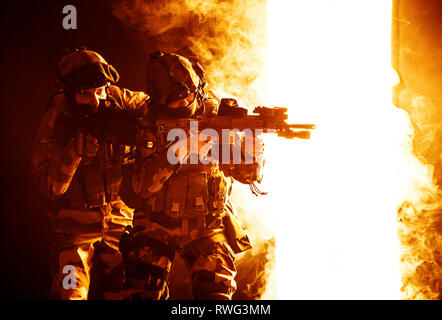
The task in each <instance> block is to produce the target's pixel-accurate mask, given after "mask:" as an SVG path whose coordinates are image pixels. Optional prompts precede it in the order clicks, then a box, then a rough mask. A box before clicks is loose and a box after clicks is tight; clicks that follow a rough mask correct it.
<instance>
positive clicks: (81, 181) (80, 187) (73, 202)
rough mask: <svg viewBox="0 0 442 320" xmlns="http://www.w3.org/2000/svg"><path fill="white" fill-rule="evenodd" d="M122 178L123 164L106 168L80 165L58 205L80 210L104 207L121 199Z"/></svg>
mask: <svg viewBox="0 0 442 320" xmlns="http://www.w3.org/2000/svg"><path fill="white" fill-rule="evenodd" d="M122 179H123V178H122V169H121V164H115V165H112V166H109V167H107V168H105V169H101V168H99V167H98V166H93V165H88V166H80V167H79V168H78V169H77V172H76V173H75V175H74V177H73V179H72V182H71V184H70V186H69V188H68V190H67V192H66V193H65V194H64V195H63V196H62V197H61V198H60V200H59V201H58V204H57V206H58V207H60V209H61V208H64V207H67V208H69V209H79V210H90V209H94V208H100V207H104V206H106V205H107V204H109V203H111V202H115V201H117V200H119V199H120V196H119V193H120V187H121V183H122Z"/></svg>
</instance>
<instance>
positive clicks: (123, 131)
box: [54, 101, 141, 146]
mask: <svg viewBox="0 0 442 320" xmlns="http://www.w3.org/2000/svg"><path fill="white" fill-rule="evenodd" d="M108 102H109V101H102V104H100V106H99V108H98V111H97V112H88V111H81V112H78V111H77V112H76V113H74V114H73V115H69V116H68V115H65V114H63V113H62V114H60V115H59V116H58V118H57V120H56V122H55V128H54V129H55V134H56V136H57V138H58V140H59V142H60V143H61V144H62V145H64V144H66V143H67V142H69V140H70V139H72V138H74V137H75V135H76V133H77V132H78V131H79V130H81V131H82V132H83V133H85V134H91V135H92V136H94V137H95V138H97V140H98V141H99V142H113V143H115V142H116V143H119V144H123V145H129V146H135V144H136V139H135V137H136V135H137V133H138V132H139V127H140V119H141V112H140V111H137V110H127V109H125V110H123V109H119V108H110V107H105V106H104V103H108Z"/></svg>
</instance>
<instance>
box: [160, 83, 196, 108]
mask: <svg viewBox="0 0 442 320" xmlns="http://www.w3.org/2000/svg"><path fill="white" fill-rule="evenodd" d="M194 93H196V89H194V90H191V89H190V88H189V87H188V86H187V85H186V84H185V83H184V82H183V81H179V82H175V83H174V84H172V90H171V93H170V95H169V97H168V98H167V101H166V102H167V103H172V102H175V101H178V100H181V99H186V98H188V97H190V96H191V95H192V94H194Z"/></svg>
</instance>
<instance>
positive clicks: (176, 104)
mask: <svg viewBox="0 0 442 320" xmlns="http://www.w3.org/2000/svg"><path fill="white" fill-rule="evenodd" d="M194 98H195V93H192V94H191V95H190V96H188V97H187V98H184V99H180V100H177V101H174V102H172V103H169V104H168V105H167V106H168V107H169V108H171V109H176V108H180V107H187V106H188V105H190V104H191V103H192V102H193V99H194Z"/></svg>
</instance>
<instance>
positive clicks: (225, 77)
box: [112, 0, 266, 106]
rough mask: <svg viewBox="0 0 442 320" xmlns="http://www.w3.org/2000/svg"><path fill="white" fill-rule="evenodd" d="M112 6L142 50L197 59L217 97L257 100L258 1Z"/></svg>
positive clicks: (160, 0) (261, 4)
mask: <svg viewBox="0 0 442 320" xmlns="http://www.w3.org/2000/svg"><path fill="white" fill-rule="evenodd" d="M112 8H113V9H112V12H113V14H114V15H115V16H116V17H118V18H119V19H120V20H121V22H122V23H123V25H124V26H125V28H126V29H127V30H128V31H129V32H131V33H133V34H134V35H135V37H136V39H138V42H141V43H142V44H144V45H143V47H144V48H145V50H146V53H151V52H153V51H156V50H162V51H163V52H175V53H178V54H181V55H184V56H186V57H188V58H190V59H191V60H196V61H199V62H200V63H201V65H202V66H203V67H204V68H205V71H206V75H207V80H208V83H209V85H210V86H211V89H212V91H214V92H215V93H216V94H218V95H219V96H222V97H224V96H225V95H229V96H234V97H239V98H240V99H241V100H242V101H243V102H244V103H245V104H246V105H247V106H251V105H255V104H257V103H258V102H259V101H260V97H259V92H258V87H257V85H258V83H256V82H257V80H258V78H259V77H260V74H261V72H262V68H263V63H264V62H263V48H264V47H265V41H266V5H265V1H264V0H258V1H253V2H252V1H248V2H244V1H240V0H229V1H220V0H195V1H191V0H188V1H177V0H146V1H143V0H135V1H128V0H123V1H119V2H113V3H112Z"/></svg>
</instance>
